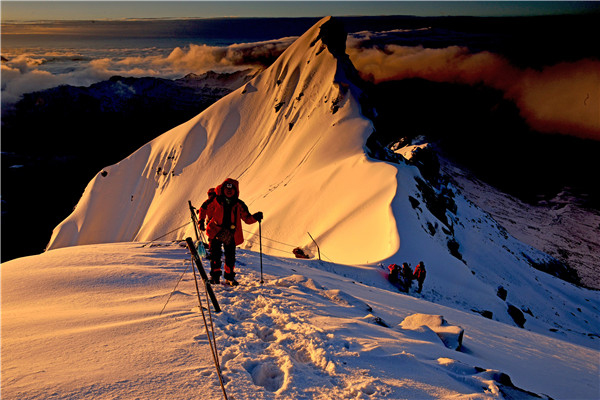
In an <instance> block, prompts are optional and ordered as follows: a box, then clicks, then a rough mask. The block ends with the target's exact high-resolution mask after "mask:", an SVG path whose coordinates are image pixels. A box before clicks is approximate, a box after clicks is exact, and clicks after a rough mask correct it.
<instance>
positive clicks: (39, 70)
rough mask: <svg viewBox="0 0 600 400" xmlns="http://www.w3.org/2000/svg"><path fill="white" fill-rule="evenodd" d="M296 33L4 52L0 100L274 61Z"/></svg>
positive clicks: (224, 70) (242, 67)
mask: <svg viewBox="0 0 600 400" xmlns="http://www.w3.org/2000/svg"><path fill="white" fill-rule="evenodd" d="M295 39H296V38H295V37H288V38H282V39H278V40H272V41H265V42H257V43H245V44H233V45H230V46H226V47H219V46H208V45H194V44H191V45H189V46H187V47H185V48H181V47H177V48H175V49H174V50H172V51H171V52H170V53H164V52H163V51H160V50H157V49H146V50H145V51H140V49H135V50H134V51H132V50H127V49H124V50H123V49H121V50H116V49H113V50H103V51H102V52H95V53H94V56H92V57H90V56H88V55H83V54H81V53H72V52H70V51H66V52H58V51H52V52H48V53H26V54H19V55H15V56H13V57H11V56H10V54H8V55H7V57H6V61H4V60H3V62H2V104H3V106H6V105H8V104H11V103H14V102H16V101H18V100H19V98H20V97H21V96H22V95H23V94H25V93H29V92H34V91H39V90H44V89H48V88H52V87H56V86H59V85H73V86H89V85H91V84H93V83H96V82H100V81H103V80H106V79H108V78H110V77H111V76H114V75H122V76H133V77H144V76H151V77H160V78H167V79H175V78H181V77H183V76H185V75H187V74H189V73H191V72H193V73H196V74H200V73H204V72H206V71H209V70H215V71H221V72H227V71H232V70H239V69H244V68H248V67H250V68H251V67H262V66H265V65H270V64H271V63H272V62H273V61H275V59H277V57H279V55H280V54H281V53H282V52H283V51H284V50H285V49H286V48H287V47H288V46H289V45H290V44H291V43H293V41H294V40H295ZM82 53H83V51H82ZM131 53H134V54H131Z"/></svg>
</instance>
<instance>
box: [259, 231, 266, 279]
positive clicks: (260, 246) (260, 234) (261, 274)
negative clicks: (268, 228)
mask: <svg viewBox="0 0 600 400" xmlns="http://www.w3.org/2000/svg"><path fill="white" fill-rule="evenodd" d="M258 244H259V248H260V284H261V285H262V284H263V283H265V281H263V273H262V226H261V223H260V221H258Z"/></svg>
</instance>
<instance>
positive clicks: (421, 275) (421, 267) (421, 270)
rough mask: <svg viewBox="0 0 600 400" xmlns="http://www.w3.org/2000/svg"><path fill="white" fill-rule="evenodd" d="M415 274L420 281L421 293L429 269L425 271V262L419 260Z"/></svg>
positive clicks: (418, 290)
mask: <svg viewBox="0 0 600 400" xmlns="http://www.w3.org/2000/svg"><path fill="white" fill-rule="evenodd" d="M413 275H414V277H415V279H416V280H417V282H418V283H419V288H418V289H417V293H421V290H423V282H424V281H425V276H426V275H427V271H425V263H424V262H423V261H419V263H418V264H417V266H416V267H415V272H414V273H413Z"/></svg>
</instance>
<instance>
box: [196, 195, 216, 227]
mask: <svg viewBox="0 0 600 400" xmlns="http://www.w3.org/2000/svg"><path fill="white" fill-rule="evenodd" d="M206 195H207V196H208V198H207V199H206V200H204V203H202V205H201V206H200V209H199V210H198V228H200V230H201V231H203V230H205V226H204V219H205V218H206V209H207V207H208V205H209V204H210V202H211V201H213V200H214V198H215V197H217V192H216V191H215V188H210V189H208V192H207V193H206Z"/></svg>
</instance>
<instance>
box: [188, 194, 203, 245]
mask: <svg viewBox="0 0 600 400" xmlns="http://www.w3.org/2000/svg"><path fill="white" fill-rule="evenodd" d="M188 205H189V206H190V213H191V214H192V222H193V223H194V232H195V233H196V240H197V241H199V240H200V234H199V233H198V218H197V217H196V209H195V208H194V206H193V205H192V201H191V200H188Z"/></svg>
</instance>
